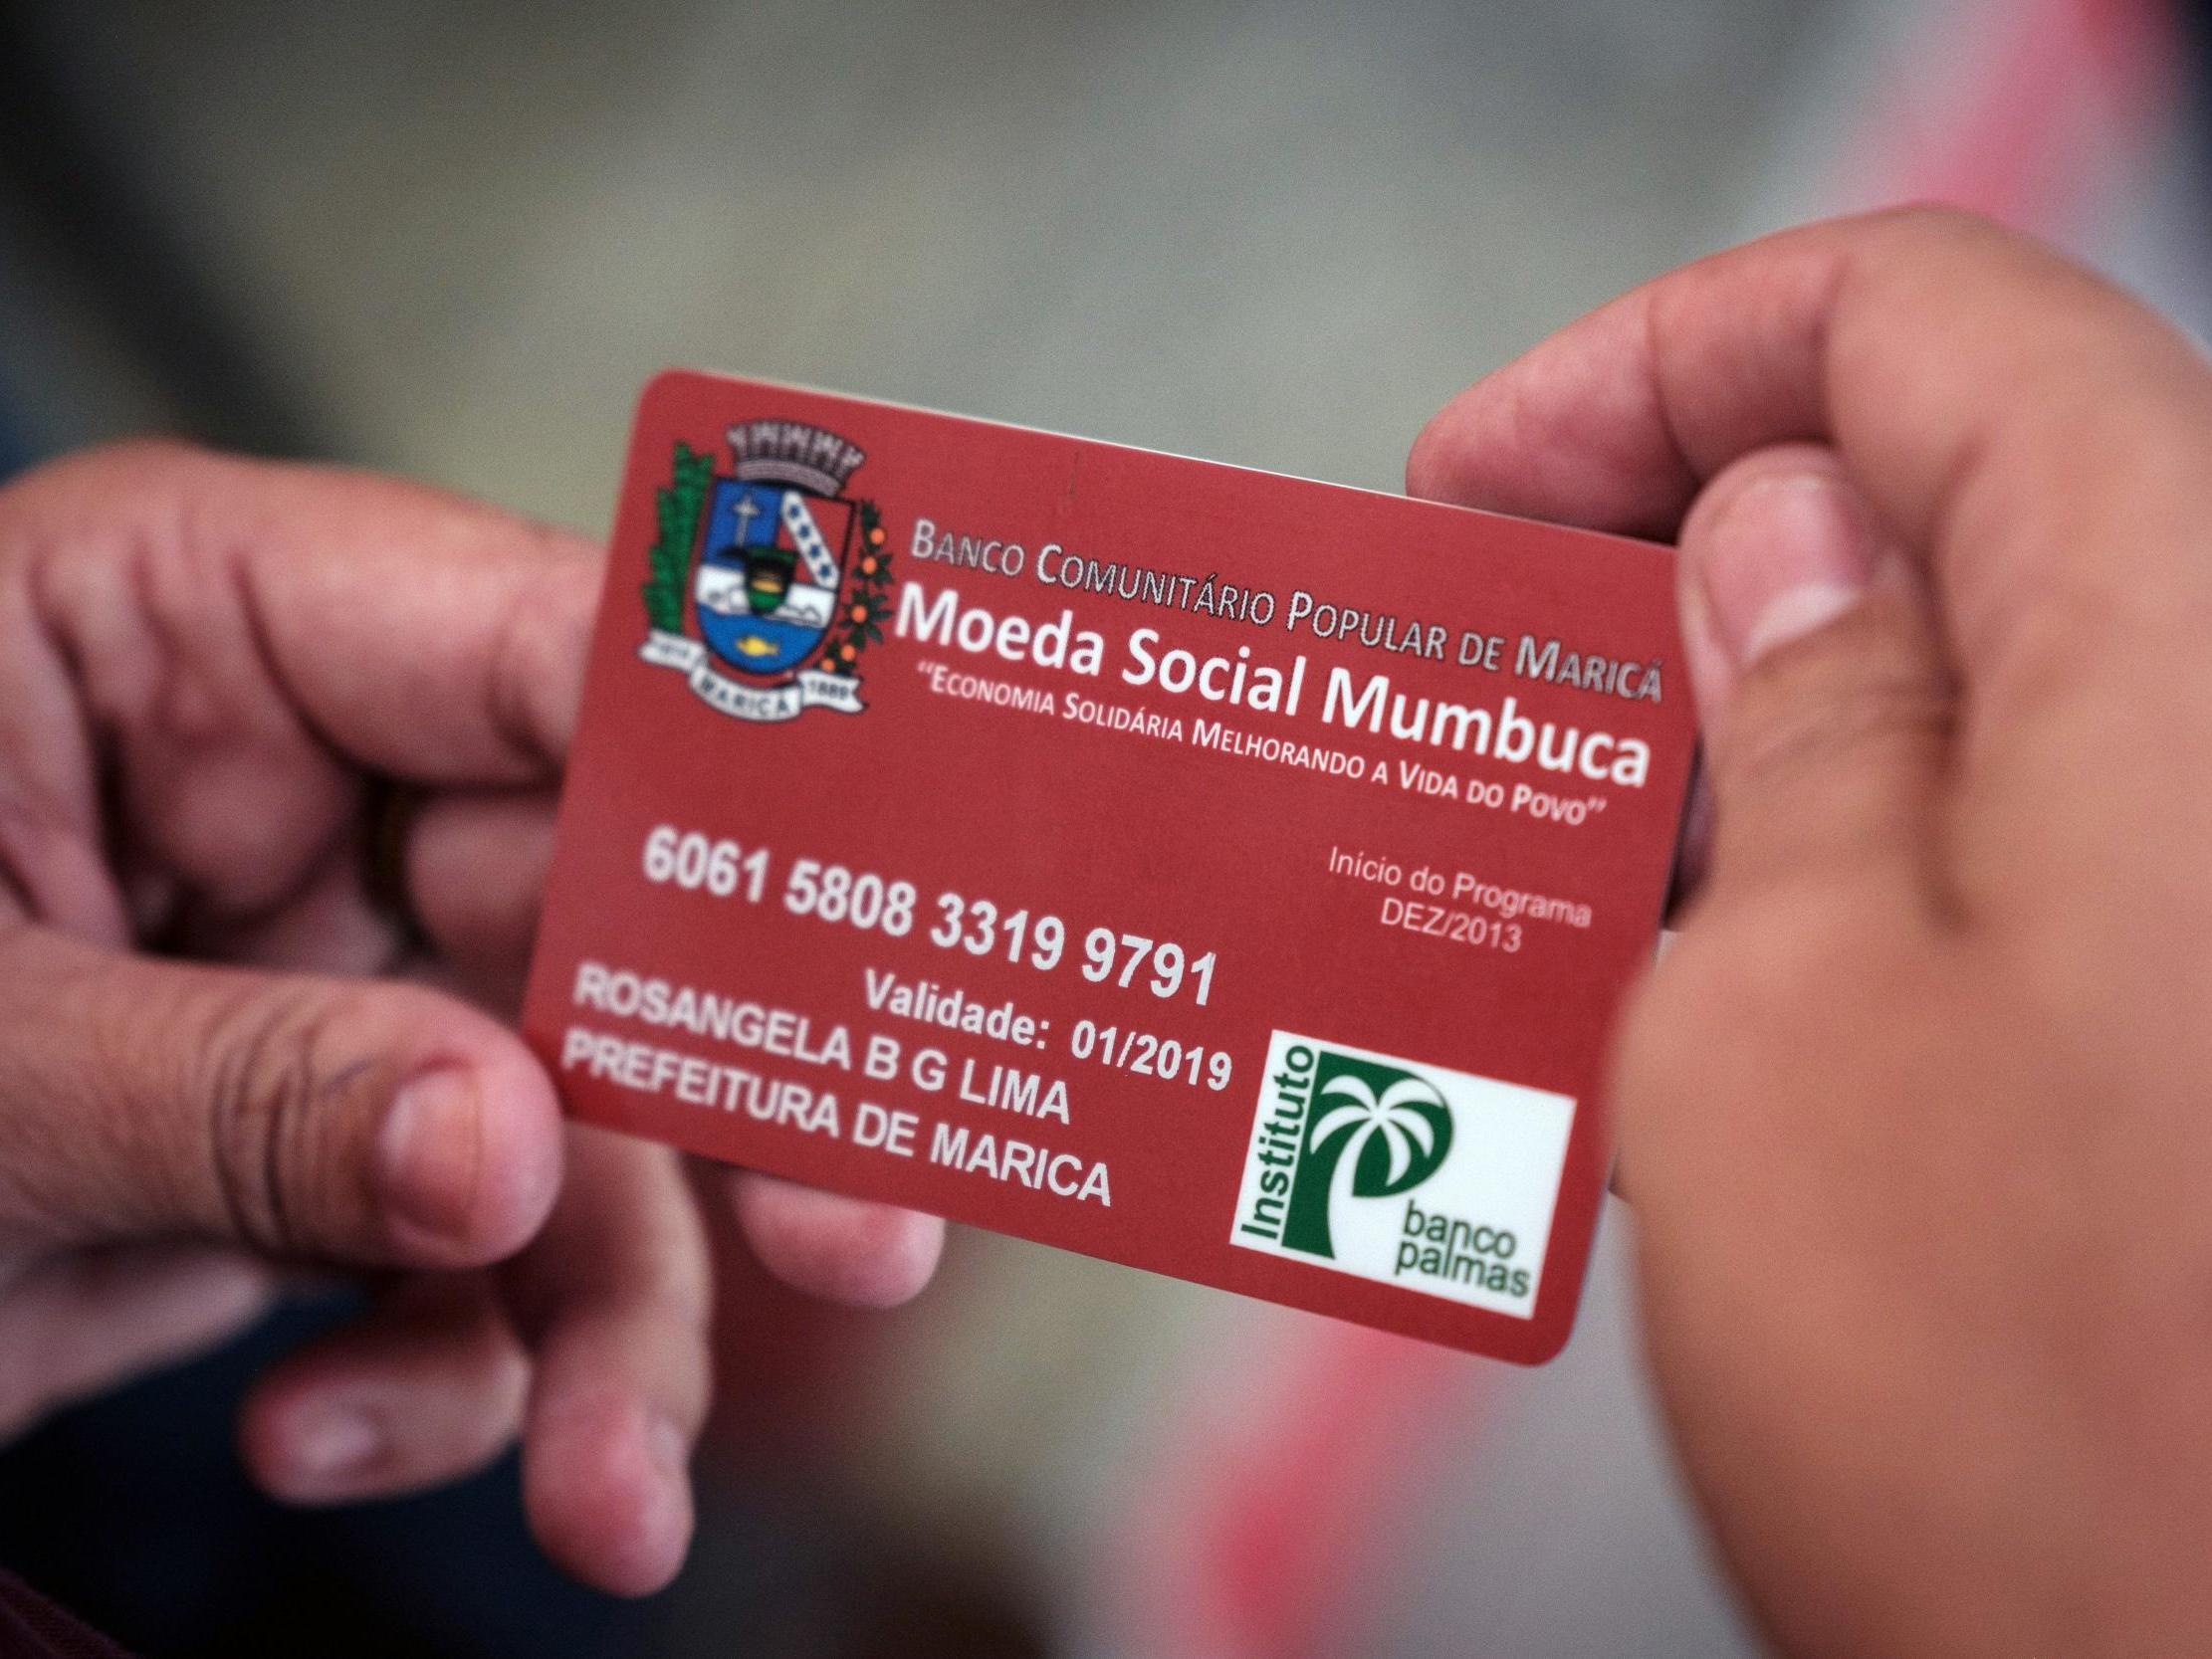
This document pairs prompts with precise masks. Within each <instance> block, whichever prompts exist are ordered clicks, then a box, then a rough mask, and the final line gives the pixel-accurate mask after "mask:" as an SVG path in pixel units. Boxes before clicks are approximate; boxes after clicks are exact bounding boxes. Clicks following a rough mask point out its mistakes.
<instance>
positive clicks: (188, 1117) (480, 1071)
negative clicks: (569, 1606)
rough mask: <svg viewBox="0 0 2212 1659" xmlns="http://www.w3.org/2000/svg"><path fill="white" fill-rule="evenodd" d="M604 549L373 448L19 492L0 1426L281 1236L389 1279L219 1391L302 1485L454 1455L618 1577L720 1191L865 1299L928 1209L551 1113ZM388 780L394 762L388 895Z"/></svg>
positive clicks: (847, 1295)
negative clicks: (393, 899) (567, 846)
mask: <svg viewBox="0 0 2212 1659" xmlns="http://www.w3.org/2000/svg"><path fill="white" fill-rule="evenodd" d="M599 570H600V557H599V554H598V552H597V550H596V549H595V548H593V547H591V546H590V545H588V544H587V543H585V542H583V541H581V540H578V539H576V538H574V537H570V536H566V535H563V534H560V533H558V532H555V531H553V530H550V529H547V528H545V527H543V526H540V525H535V524H531V523H527V522H525V521H523V520H520V519H517V518H511V517H509V516H507V515H504V514H500V513H496V512H493V511H492V510H490V509H487V508H484V507H480V506H477V505H474V504H471V503H468V502H464V501H461V500H458V499H456V498H453V497H449V496H445V495H442V494H440V493H438V492H435V491H431V490H426V489H422V488H418V487H416V486H413V485H408V484H402V483H398V482H395V481H392V480H388V479H381V478H376V477H371V476H368V475H363V474H352V473H344V472H338V471H333V470H328V469H318V468H308V467H298V466H284V465H274V464H267V463H259V462H250V461H243V460H237V459H232V458H226V457H219V456H213V455H207V454H203V453H200V452H197V451H194V450H191V449H187V448H184V447H181V446H174V445H167V444H137V445H128V446H123V447H119V448H114V449H109V450H103V451H98V452H93V453H90V454H87V455H84V456H81V457H77V458H74V459H70V460H66V461H63V462H60V463H57V464H55V465H53V466H50V467H48V468H45V469H43V470H40V471H37V472H34V473H32V474H29V475H27V476H25V477H23V478H22V479H19V480H17V481H16V482H14V483H12V484H10V485H8V486H7V487H5V488H4V489H0V1436H4V1435H6V1434H8V1433H11V1432H14V1431H16V1430H19V1429H21V1428H22V1427H24V1426H26V1425H28V1424H29V1423H31V1422H33V1421H35V1420H36V1419H37V1418H38V1417H39V1416H40V1415H42V1414H43V1413H44V1412H46V1411H47V1410H49V1409H51V1408H52V1407H54V1406H56V1405H58V1404H61V1403H63V1402H65V1401H67V1400H69V1399H72V1398H75V1397H78V1396H80V1395H83V1394H86V1393H89V1392H92V1391H96V1390H98V1389H100V1388H102V1387H105V1386H108V1385H110V1384H111V1383H112V1382H114V1381H116V1380H118V1379H120V1378H122V1377H124V1376H127V1375H130V1374H132V1373H134V1372H137V1371H139V1370H142V1369H145V1368H147V1367H149V1366H152V1365H156V1364H159V1363H162V1362H165V1361H167V1360H170V1359H173V1358H175V1357H177V1356H179V1355H181V1354H184V1353H187V1352H190V1351H192V1350H194V1349H196V1348H202V1347H204V1346H206V1345H207V1344H210V1343H212V1342H214V1341H217V1340H219V1339H220V1338H221V1337H223V1336H225V1335H227V1334H228V1333H230V1332H231V1331H233V1330H236V1329H237V1328H238V1327H240V1326H241V1325H242V1324H244V1323H246V1322H248V1321H250V1320H252V1319H253V1318H255V1317H256V1316H257V1315H258V1314H259V1313H260V1312H261V1311H262V1310H263V1309H264V1308H265V1307H266V1306H267V1304H268V1303H269V1301H270V1300H271V1298H272V1297H273V1296H274V1295H275V1294H277V1292H278V1290H279V1288H280V1282H281V1281H282V1279H284V1278H285V1277H287V1276H290V1275H294V1274H297V1273H300V1272H302V1271H305V1272H309V1273H313V1274H325V1273H328V1272H330V1271H332V1270H363V1271H365V1272H366V1273H368V1274H369V1275H371V1284H372V1287H373V1295H372V1300H371V1305H370V1311H369V1312H368V1313H367V1314H366V1315H365V1316H364V1317H363V1318H361V1319H360V1320H359V1321H357V1322H356V1323H354V1324H352V1325H350V1326H349V1327H347V1328H345V1329H343V1330H341V1331H339V1332H337V1333H335V1334H334V1335H332V1336H330V1337H327V1338H325V1339H323V1340H321V1341H320V1342H317V1343H315V1344H313V1345H311V1346H310V1347H308V1348H305V1349H304V1350H302V1351H300V1352H298V1353H295V1354H293V1355H291V1356H290V1357H288V1358H286V1359H285V1360H283V1361H281V1362H280V1363H279V1364H277V1365H276V1366H275V1368H273V1369H272V1370H271V1371H269V1372H268V1373H267V1374H266V1375H264V1376H263V1377H261V1378H260V1379H259V1381H258V1384H257V1385H256V1387H255V1388H254V1390H253V1391H252V1393H251V1395H250V1396H249V1397H248V1399H247V1401H246V1402H245V1405H244V1408H243V1413H242V1418H241V1423H240V1436H241V1442H242V1447H243V1451H244V1454H245V1458H246V1462H247V1464H248V1466H249V1468H250V1469H251V1471H252V1472H253V1474H254V1475H255V1476H256V1478H257V1479H258V1480H259V1481H260V1483H261V1484H262V1485H263V1486H264V1487H265V1488H267V1489H268V1490H269V1491H270V1492H272V1493H273V1494H275V1495H277V1496H279V1497H282V1498H286V1499H290V1500H294V1501H297V1502H302V1503H328V1502H337V1501H346V1500H352V1499H358V1498H367V1497H376V1496H384V1495H389V1494H393V1493H398V1492H404V1491H412V1490H416V1489H420V1488H423V1487H426V1486H433V1485H436V1484H439V1483H441V1482H443V1481H446V1480H450V1479H453V1478H455V1477H457V1476H459V1475H462V1474H464V1473H467V1472H469V1471H471V1470H473V1469H475V1468H478V1467H480V1466H481V1465H483V1464H484V1463H486V1462H487V1461H489V1460H490V1459H492V1458H493V1457H495V1456H496V1455H498V1454H499V1453H500V1452H501V1451H502V1450H503V1449H505V1447H506V1446H508V1445H509V1444H510V1443H511V1442H512V1441H513V1440H514V1439H515V1438H516V1436H517V1435H518V1434H520V1435H521V1437H522V1440H523V1446H524V1458H523V1485H524V1497H525V1503H526V1508H527V1510H528V1513H529V1516H530V1520H531V1524H532V1526H533V1528H534V1529H535V1531H536V1533H537V1535H538V1537H539V1538H540V1540H541V1542H542V1543H543V1544H544V1545H545V1547H546V1549H547V1550H548V1552H549V1553H550V1554H551V1555H553V1557H554V1558H555V1559H556V1560H558V1561H560V1562H561V1563H562V1564H563V1565H565V1566H567V1567H568V1568H569V1569H570V1570H571V1571H573V1572H575V1573H576V1574H577V1575H578V1576H580V1577H582V1578H584V1579H586V1580H587V1581H590V1582H592V1583H595V1584H598V1585H600V1586H601V1587H604V1588H606V1589H610V1590H614V1591H617V1592H622V1593H639V1592H643V1591H647V1590H650V1589H653V1588H656V1587H658V1586H659V1585H660V1584H662V1583H664V1582H665V1581H666V1580H667V1579H668V1578H669V1577H670V1576H671V1575H672V1574H673V1573H674V1571H675V1570H676V1567H677V1565H678V1564H679V1562H680V1561H681V1559H682V1556H683V1554H684V1550H685V1548H686V1545H687V1544H688V1541H689V1537H690V1532H691V1525H692V1508H691V1494H690V1485H689V1476H688V1472H687V1467H686V1465H687V1461H688V1458H689V1454H690V1450H691V1447H692V1444H693V1442H694V1440H695V1438H696V1436H697V1433H698V1430H699V1426H700V1421H701V1418H702V1417H703V1416H704V1414H705V1411H706V1407H707V1402H708V1395H709V1390H710V1375H709V1361H708V1349H707V1331H706V1325H707V1318H708V1313H709V1309H710V1303H711V1294H712V1287H711V1284H710V1277H711V1276H710V1272H709V1265H708V1256H707V1248H706V1240H705V1234H704V1231H703V1226H702V1215H701V1212H700V1209H699V1205H700V1204H701V1203H702V1202H705V1203H712V1204H729V1205H734V1206H735V1209H736V1211H737V1215H738V1219H739V1221H740V1223H741V1225H742V1227H743V1229H744V1231H745V1232H746V1233H747V1235H748V1237H749V1238H750V1239H751V1241H752V1244H753V1247H754V1248H755V1250H756V1251H757V1253H758V1254H759V1255H760V1256H761V1257H762V1259H763V1260H764V1262H765V1263H766V1264H767V1265H768V1266H769V1267H770V1268H771V1269H772V1270H774V1271H775V1272H777V1273H779V1274H780V1275H781V1276H782V1277H784V1278H786V1279H787V1280H789V1281H790V1282H792V1283H794V1284H796V1285H798V1286H800V1287H801V1288H805V1289H811V1290H815V1291H818V1292H820V1293H822V1294H825V1295H828V1296H833V1297H837V1298H840V1299H843V1300H846V1301H851V1302H857V1303H861V1304H870V1305H884V1304H889V1303H892V1302H896V1301H899V1300H902V1299H903V1298H905V1297H908V1296H911V1295H912V1294H913V1293H914V1292H916V1291H917V1290H919V1289H920V1288H921V1286H922V1284H923V1283H924V1281H926V1280H927V1278H928V1277H929V1274H930V1271H931V1269H932V1267H933V1265H934V1263H935V1261H936V1258H937V1252H938V1248H939V1245H940V1242H941V1240H942V1236H943V1227H942V1224H941V1223H939V1222H936V1221H934V1220H931V1219H929V1218H926V1217H922V1216H917V1215H913V1214H910V1213H908V1212H905V1211H900V1210H895V1209H890V1208H887V1207H885V1206H881V1205H875V1204H865V1203H861V1202H858V1201H856V1200H851V1199H845V1198H839V1197H834V1196H831V1195H829V1194H825V1193H818V1192H811V1191H808V1190H805V1189H803V1188H800V1187H796V1186H791V1185H788V1184H786V1183H783V1182H780V1181H775V1180H773V1179H771V1178H769V1177H767V1176H764V1175H757V1174H748V1173H742V1172H738V1171H732V1170H726V1169H708V1168H707V1167H705V1166H700V1167H698V1168H695V1169H693V1170H691V1171H689V1172H688V1173H687V1171H686V1170H685V1168H684V1166H683V1165H682V1164H681V1163H680V1162H679V1160H678V1159H677V1158H676V1157H675V1156H674V1155H673V1154H672V1153H670V1152H668V1151H666V1150H664V1149H662V1148H658V1147H654V1146H649V1145H647V1144H645V1143H643V1142H638V1141H627V1140H624V1139H621V1138H619V1137H614V1136H610V1135H606V1134H602V1133H599V1132H595V1131H590V1130H585V1129H582V1128H564V1127H563V1125H562V1123H561V1120H560V1117H559V1114H558V1110H557V1108H556V1105H555V1102H554V1097H553V1087H552V1084H551V1082H550V1080H549V1079H548V1077H547V1075H546V1073H545V1071H544V1069H543V1067H541V1066H540V1064H539V1063H538V1061H537V1060H536V1059H535V1058H534V1057H533V1055H532V1054H531V1053H530V1051H529V1050H528V1049H527V1048H525V1047H524V1046H523V1044H522V1043H521V1041H520V1040H519V1039H518V1038H517V1037H516V1036H515V1034H514V1033H513V1032H512V1031H511V1030H510V1029H509V1028H508V1027H507V1026H506V1025H505V1024H503V1023H502V1021H501V1019H500V1018H497V1017H495V1014H506V1013H511V1012H512V1009H513V1007H514V1005H515V1003H516V1001H517V999H518V997H519V991H520V986H521V982H522V977H523V974H524V971H525V966H526V963H527V959H528V954H529V948H530V940H531V933H532V928H533V925H534V921H535V918H536V913H537V907H538V900H539V895H540V892H541V889H542V886H543V882H544V876H545V869H546V864H547V859H548V856H549V854H550V850H551V843H552V833H553V798H554V791H555V788H556V785H557V781H558V777H559V771H560V765H561V761H562V758H563V756H564V754H565V752H566V748H567V744H568V739H569V736H570V733H571V731H572V729H573V725H574V719H575V712H576V706H577V701H578V697H579V690H580V687H579V679H580V675H581V672H582V663H583V659H584V642H585V636H586V633H587V631H588V628H589V623H590V616H591V610H592V606H593V602H594V600H595V598H596V594H597V589H598V578H599ZM371 778H375V779H384V780H397V781H398V782H400V783H403V784H405V785H406V786H408V787H409V788H410V789H411V790H412V791H415V792H416V795H417V798H418V800H419V805H418V808H417V810H416V812H415V814H414V816H413V819H412V829H411V832H410V833H409V834H408V836H407V838H406V844H405V850H404V857H403V881H404V885H405V890H406V892H405V897H406V900H407V901H408V904H407V907H406V908H407V909H408V910H411V912H412V914H413V917H414V918H415V921H416V924H417V925H418V926H419V930H420V931H419V934H417V933H415V932H414V931H413V930H412V929H410V928H409V927H407V926H404V925H402V924H401V923H400V922H399V921H398V919H397V918H396V917H395V916H394V915H393V914H391V909H392V907H390V906H386V905H379V904H377V903H374V902H372V900H371V896H370V894H369V893H368V891H367V882H366V879H365V871H366V867H367V862H368V861H367V860H366V859H364V857H363V856H362V842H363V833H364V828H365V823H364V819H365V816H366V803H367V801H368V799H369V796H370V789H369V780H370V779H371Z"/></svg>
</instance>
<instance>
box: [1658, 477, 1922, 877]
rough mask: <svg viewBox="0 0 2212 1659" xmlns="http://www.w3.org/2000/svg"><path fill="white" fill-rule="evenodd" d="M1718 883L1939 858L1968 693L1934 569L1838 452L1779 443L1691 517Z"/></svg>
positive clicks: (1687, 541)
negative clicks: (1881, 519) (1956, 686)
mask: <svg viewBox="0 0 2212 1659" xmlns="http://www.w3.org/2000/svg"><path fill="white" fill-rule="evenodd" d="M1677 568H1678V571H1679V584H1680V603H1681V613H1682V632H1683V641H1684V645H1685V648H1686V649H1687V652H1688V656H1689V660H1690V672H1691V677H1692V680H1693V682H1694V684H1695V689H1696V693H1697V703H1698V709H1699V713H1700V715H1701V717H1702V719H1703V724H1704V727H1705V757H1706V765H1707V770H1708V774H1709V781H1710V785H1711V790H1712V796H1713V814H1714V820H1713V847H1712V855H1711V871H1710V875H1709V878H1708V885H1709V887H1710V888H1711V889H1712V890H1714V891H1715V892H1727V891H1730V890H1735V891H1743V890H1745V889H1751V888H1757V887H1761V886H1768V885H1773V884H1777V883H1788V882H1792V881H1798V880H1803V879H1805V878H1808V877H1812V878H1822V877H1828V876H1833V875H1835V874H1837V873H1839V872H1840V871H1843V870H1847V869H1850V870H1866V869H1870V868H1882V867H1895V866H1905V865H1914V864H1918V863H1919V862H1921V861H1922V860H1924V858H1925V856H1926V853H1927V850H1928V848H1929V845H1930V837H1931V834H1932V823H1931V820H1932V814H1933V802H1934V799H1935V791H1936V786H1937V782H1938V779H1939V778H1940V776H1941V774H1942V768H1943V765H1944V760H1945V754H1946V752H1947V750H1948V747H1949V735H1950V723H1951V712H1952V690H1951V684H1950V679H1949V675H1948V672H1947V670H1946V669H1945V666H1944V662H1943V657H1942V652H1941V648H1940V644H1939V641H1938V638H1937V634H1936V630H1935V626H1934V621H1933V618H1932V617H1931V615H1930V614H1929V608H1928V604H1927V601H1926V597H1925V594H1924V591H1923V589H1922V587H1921V584H1920V582H1919V580H1918V578H1917V576H1916V575H1915V574H1914V572H1913V570H1912V567H1911V565H1910V564H1909V563H1908V561H1907V560H1906V559H1905V557H1904V556H1903V554H1902V553H1901V552H1900V551H1899V550H1897V549H1896V548H1895V547H1893V546H1892V545H1890V544H1889V543H1888V542H1887V541H1886V540H1885V539H1884V537H1883V535H1882V533H1881V531H1880V526H1879V524H1878V521H1877V520H1876V518H1875V517H1874V514H1873V512H1872V510H1871V509H1870V508H1869V507H1868V505H1867V504H1866V502H1865V501H1864V500H1863V499H1862V498H1861V497H1860V495H1859V492H1858V491H1857V490H1856V488H1855V487H1854V486H1853V484H1852V482H1851V480H1850V478H1849V477H1848V476H1847V475H1846V473H1845V472H1844V469H1843V466H1842V463H1841V462H1840V461H1839V460H1838V458H1837V457H1836V455H1835V453H1834V452H1833V451H1830V450H1827V449H1824V448H1820V447H1818V446H1814V445H1788V446H1782V447H1777V448H1774V449H1768V450H1762V451H1759V452H1757V453H1756V454H1753V455H1750V456H1747V457H1745V458H1744V459H1743V460H1741V461H1739V462H1737V463H1736V464H1735V465H1733V466H1731V467H1729V468H1728V469H1727V470H1726V471H1724V472H1722V473H1721V474H1720V475H1719V476H1718V477H1717V478H1715V479H1714V480H1713V481H1712V483H1711V484H1710V485H1708V486H1707V487H1706V488H1705V490H1704V492H1703V494H1702V495H1701V496H1700V497H1699V498H1698V500H1697V502H1696V504H1695V505H1694V506H1693V507H1692V508H1691V510H1690V514H1689V517H1688V518H1687V519H1686V520H1685V522H1684V523H1683V526H1682V534H1681V557H1680V560H1679V563H1678V566H1677Z"/></svg>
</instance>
